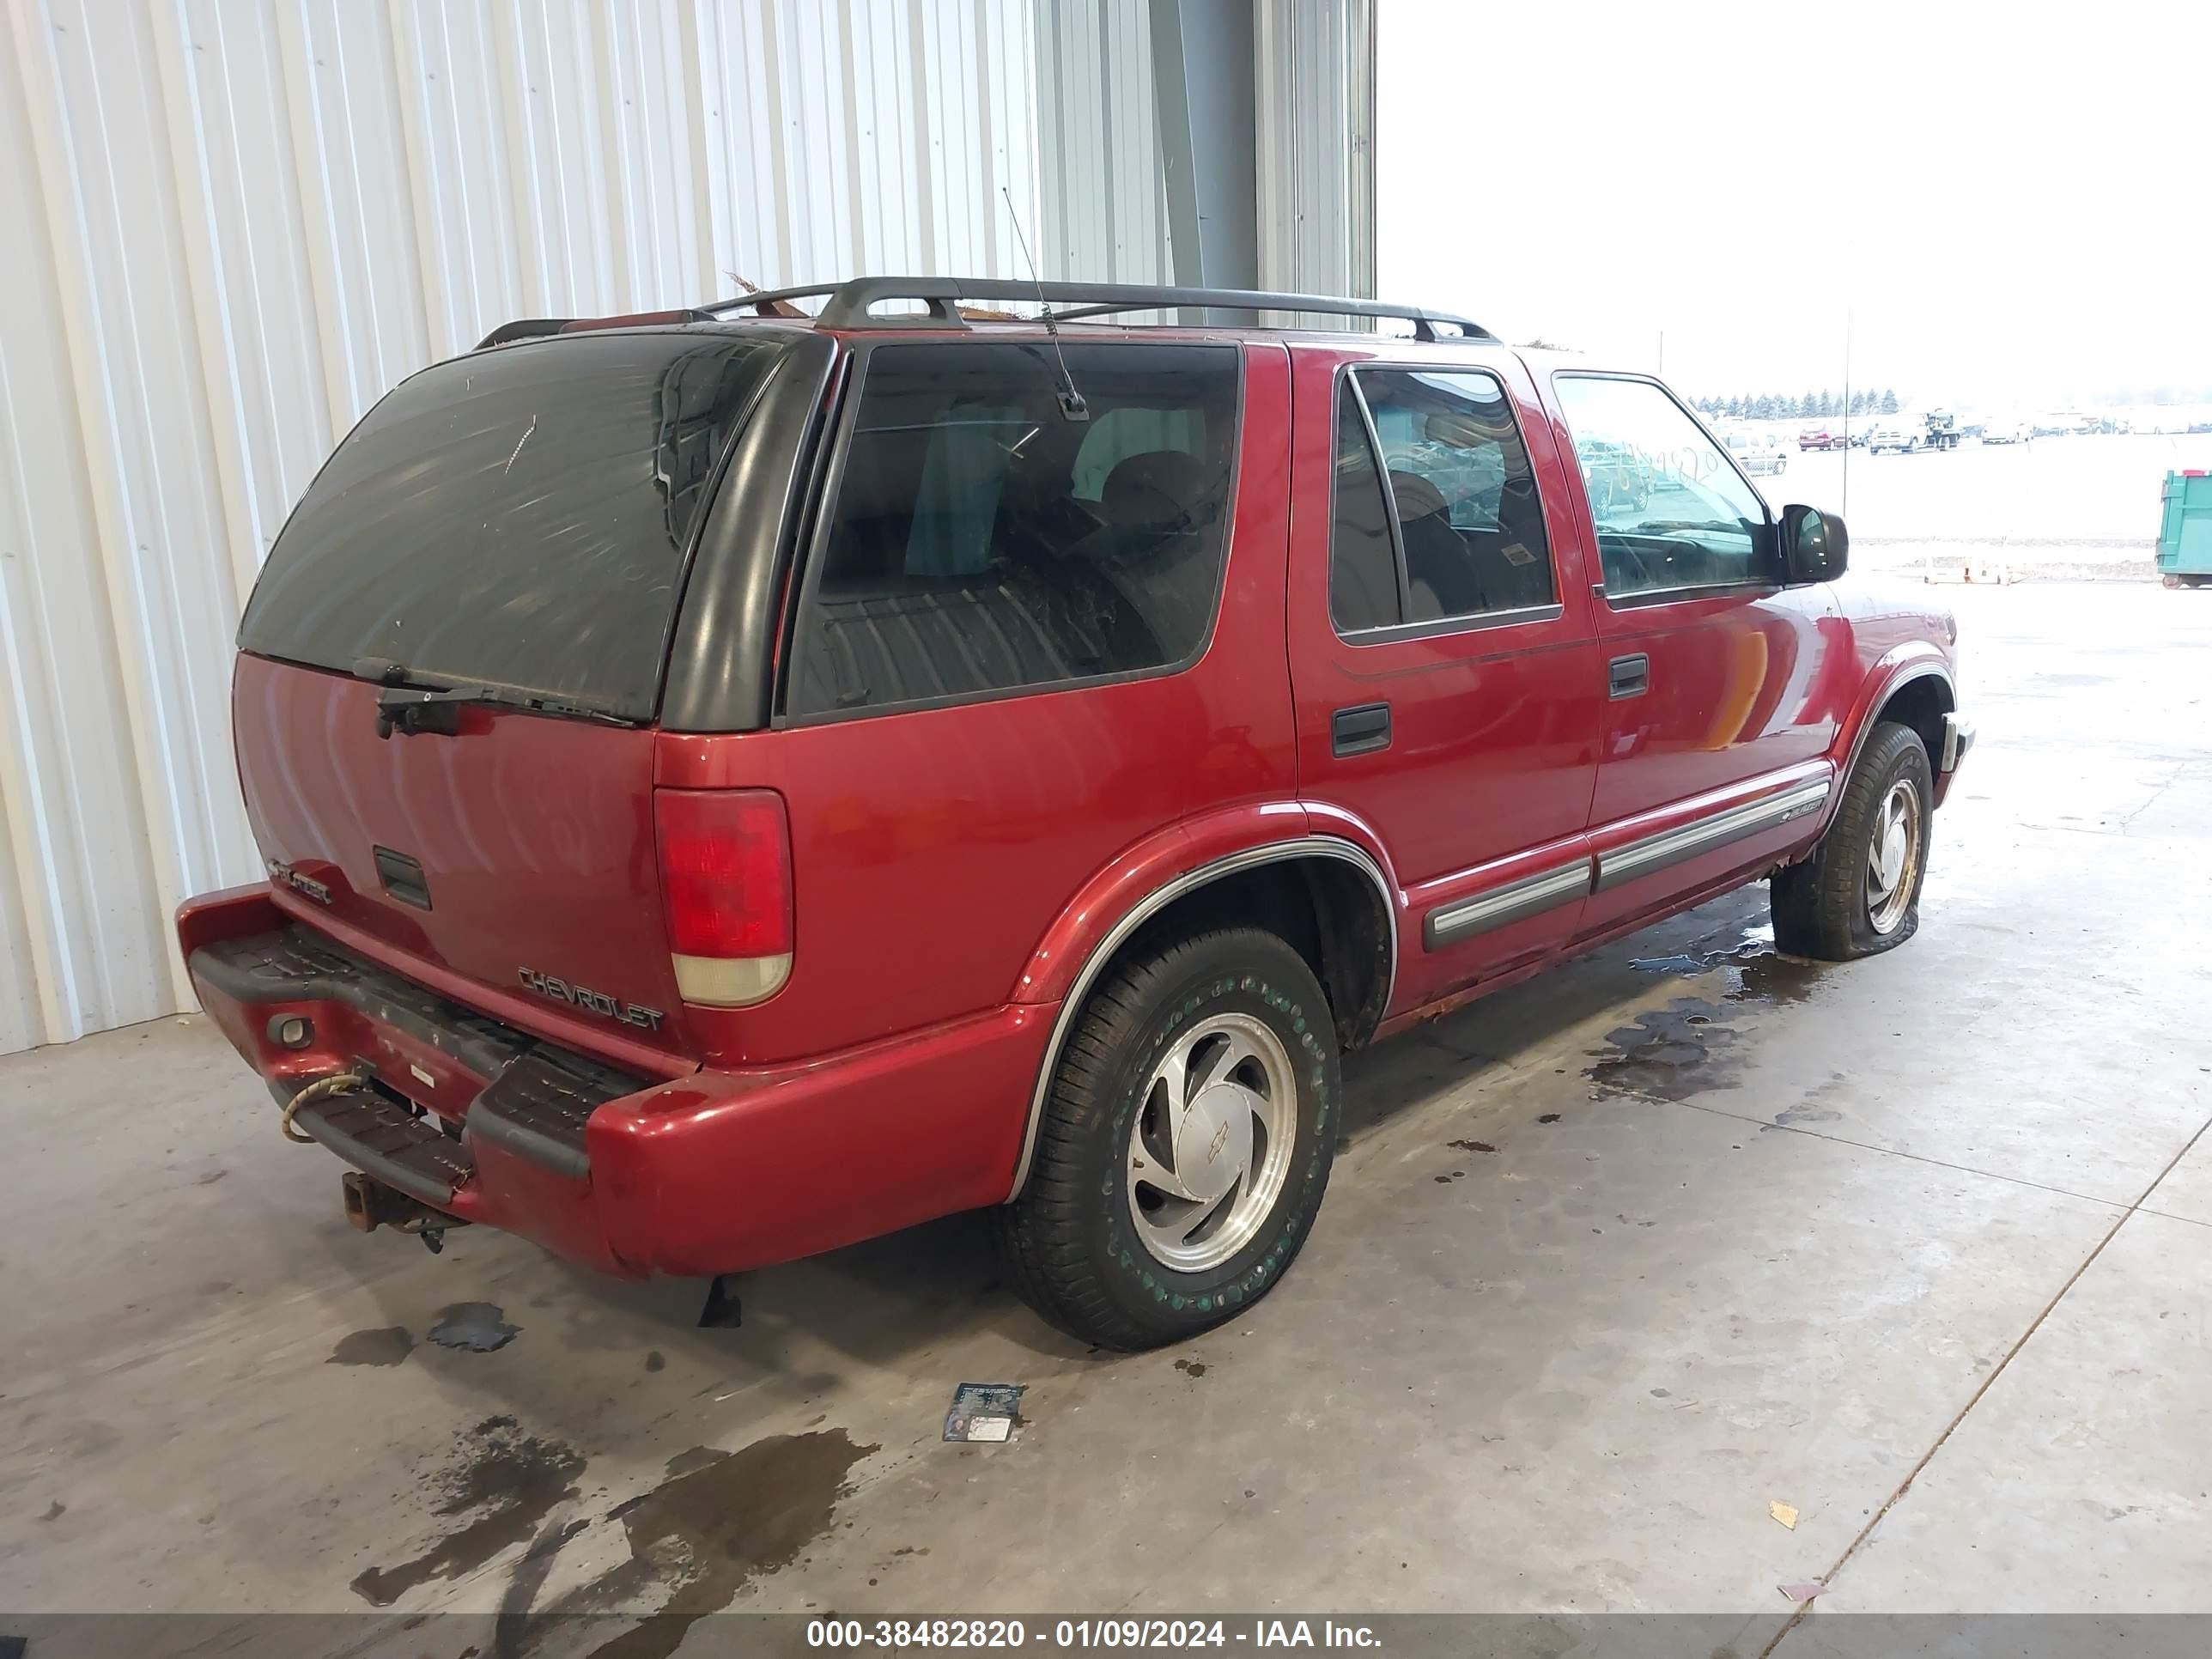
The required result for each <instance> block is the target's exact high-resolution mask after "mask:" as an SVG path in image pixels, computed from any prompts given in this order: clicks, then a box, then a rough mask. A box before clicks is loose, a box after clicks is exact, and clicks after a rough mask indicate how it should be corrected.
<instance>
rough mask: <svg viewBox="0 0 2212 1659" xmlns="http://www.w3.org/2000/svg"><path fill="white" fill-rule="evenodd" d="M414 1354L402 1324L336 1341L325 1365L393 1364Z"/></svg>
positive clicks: (410, 1334) (410, 1336)
mask: <svg viewBox="0 0 2212 1659" xmlns="http://www.w3.org/2000/svg"><path fill="white" fill-rule="evenodd" d="M412 1352H415V1334H414V1333H413V1332H412V1331H410V1330H409V1329H408V1328H406V1327H405V1326H404V1325H386V1326H382V1327H380V1328H378V1329H375V1330H373V1331H355V1332H353V1333H351V1334H349V1335H346V1336H342V1337H340V1338H339V1339H338V1345H337V1347H335V1348H332V1349H331V1357H330V1358H328V1359H325V1361H324V1362H323V1364H325V1365H397V1364H398V1363H399V1362H400V1361H401V1360H403V1359H404V1358H407V1356H408V1355H409V1354H410V1353H412Z"/></svg>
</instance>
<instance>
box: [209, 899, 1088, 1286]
mask: <svg viewBox="0 0 2212 1659" xmlns="http://www.w3.org/2000/svg"><path fill="white" fill-rule="evenodd" d="M177 926H178V937H179V945H181V947H182V949H183V951H184V953H185V962H186V964H187V966H188V967H189V969H190V970H191V978H192V983H193V986H194V988H195V989H196V990H197V993H198V995H199V1000H200V1005H201V1006H202V1007H204V1009H205V1010H206V1011H207V1012H208V1015H209V1017H210V1018H211V1019H213V1020H214V1022H215V1023H216V1025H217V1026H218V1027H219V1028H220V1029H221V1030H222V1032H223V1034H224V1036H227V1037H228V1038H229V1040H230V1042H231V1045H232V1046H233V1047H234V1048H236V1049H237V1050H238V1051H239V1053H240V1054H242V1055H243V1056H244V1057H245V1058H246V1061H247V1063H248V1064H249V1065H251V1066H253V1067H254V1068H255V1070H257V1071H258V1072H259V1073H260V1074H261V1075H262V1077H263V1078H264V1079H266V1080H267V1082H268V1084H269V1087H270V1092H271V1093H272V1094H274V1095H276V1097H277V1098H279V1099H280V1100H283V1099H289V1098H290V1097H292V1096H293V1095H294V1094H295V1093H296V1092H297V1091H298V1090H300V1089H301V1088H303V1087H305V1086H306V1085H307V1084H308V1083H310V1082H313V1081H315V1080H317V1079H321V1078H325V1077H330V1076H333V1075H335V1074H337V1073H340V1072H344V1071H352V1072H356V1073H361V1074H362V1076H363V1077H364V1078H365V1079H367V1085H366V1086H365V1087H364V1089H362V1090H361V1091H349V1092H347V1093H343V1094H340V1095H337V1096H336V1097H332V1098H331V1099H330V1100H329V1101H327V1102H325V1103H321V1104H319V1105H314V1106H310V1107H307V1108H306V1109H303V1110H302V1112H301V1115H300V1118H299V1123H298V1127H301V1128H302V1129H304V1130H306V1131H307V1133H310V1134H311V1135H313V1137H314V1138H315V1139H318V1140H320V1141H321V1142H322V1143H323V1144H324V1145H325V1146H327V1147H329V1148H330V1149H331V1150H332V1151H333V1152H337V1154H338V1155H339V1156H340V1157H341V1158H343V1159H344V1160H345V1161H346V1162H348V1163H349V1164H352V1165H353V1166H354V1167H356V1168H357V1169H360V1170H362V1171H363V1172H364V1173H367V1174H368V1175H370V1176H373V1177H374V1178H375V1179H377V1180H380V1181H382V1182H386V1184H387V1185H391V1186H393V1187H395V1188H398V1190H401V1191H403V1192H405V1193H407V1194H409V1195H410V1197H413V1198H416V1199H417V1200H420V1201H421V1202H423V1203H425V1204H428V1205H429V1206H431V1207H432V1208H435V1209H438V1210H442V1211H444V1212H447V1213H448V1214H451V1215H453V1216H455V1217H457V1218H460V1219H463V1220H466V1221H471V1222H477V1223H483V1224H485V1225H491V1226H495V1227H500V1228H503V1229H505V1230H507V1231H511V1232H515V1233H519V1234H521V1235H523V1236H524V1237H528V1238H531V1239H532V1240H534V1241H536V1242H537V1243H540V1244H542V1245H544V1246H545V1247H546V1248H547V1249H551V1250H553V1251H554V1252H556V1254H558V1255H562V1256H564V1257H567V1258H568V1259H569V1260H571V1261H577V1262H579V1263H581V1264H583V1265H586V1266H589V1267H595V1268H598V1269H600V1270H602V1271H605V1272H608V1273H619V1274H623V1275H625V1276H629V1277H642V1276H645V1275H647V1274H650V1273H678V1274H705V1273H729V1272H735V1271H738V1270H739V1269H742V1268H745V1267H762V1266H765V1265H767V1264H769V1263H770V1262H775V1261H790V1260H793V1259H795V1258H797V1257H799V1256H804V1255H813V1254H815V1253H817V1252H818V1251H821V1250H825V1249H835V1248H836V1247H837V1246H839V1245H842V1244H848V1243H854V1242H856V1241H858V1240H860V1239H863V1238H867V1237H873V1236H875V1235H878V1234H880V1233H886V1232H890V1231H895V1230H896V1229H898V1228H900V1227H904V1226H909V1225H913V1224H915V1223H916V1222H920V1221H926V1220H929V1219H931V1218H934V1217H937V1216H940V1215H946V1214H950V1213H951V1212H954V1211H956V1210H963V1209H970V1208H975V1207H977V1206H981V1205H986V1204H992V1203H996V1202H997V1201H999V1200H1001V1199H1003V1198H1004V1197H1005V1195H1006V1188H1007V1186H1008V1184H1009V1183H1010V1182H1011V1181H1012V1175H1013V1168H1014V1162H1015V1159H1016V1158H1017V1156H1018V1152H1019V1150H1020V1142H1021V1136H1022V1129H1023V1113H1024V1109H1025V1108H1026V1106H1027V1103H1028V1101H1029V1097H1030V1089H1031V1086H1032V1085H1033V1084H1034V1082H1035V1079H1036V1067H1037V1066H1038V1065H1039V1064H1041V1063H1042V1059H1043V1053H1044V1044H1045V1039H1046V1036H1047V1034H1048V1031H1049V1030H1050V1027H1051V1023H1052V1018H1053V1015H1054V1009H1053V1008H1052V1007H1050V1006H1034V1007H1031V1006H1009V1007H1006V1008H1000V1009H996V1010H993V1011H991V1012H988V1013H985V1014H981V1015H978V1016H975V1017H973V1018H967V1019H963V1020H958V1021H955V1022H951V1023H950V1024H945V1025H941V1026H936V1027H932V1028H930V1029H928V1030H922V1031H918V1032H909V1033H906V1034H904V1035H902V1036H900V1037H897V1038H896V1039H893V1040H890V1041H887V1042H877V1043H872V1044H868V1045H866V1046H864V1047H861V1048H852V1049H848V1050H844V1051H842V1052H840V1053H837V1054H829V1055H823V1056H819V1057H817V1058H814V1059H811V1060H806V1061H803V1062H796V1063H793V1064H789V1065H784V1066H770V1067H764V1068H761V1069H757V1070H746V1071H713V1070H702V1071H698V1072H694V1073H690V1074H689V1075H687V1076H684V1077H682V1078H678V1079H674V1080H672V1081H664V1080H659V1079H649V1078H642V1077H639V1076H636V1075H635V1074H633V1073H627V1072H624V1071H623V1070H621V1069H619V1068H617V1067H616V1066H610V1065H608V1064H606V1063H605V1062H604V1061H602V1060H598V1059H596V1058H594V1057H592V1056H590V1055H586V1054H579V1053H577V1052H575V1051H574V1050H573V1049H568V1048H561V1047H559V1046H557V1045H555V1044H552V1043H550V1042H544V1041H542V1040H540V1039H538V1038H537V1037H535V1036H532V1035H531V1034H529V1033H527V1032H524V1031H521V1030H517V1029H516V1028H514V1027H513V1026H510V1025H506V1024H501V1023H500V1022H499V1021H497V1020H495V1019H493V1018H489V1017H487V1016H485V1015H484V1014H483V1013H482V1012H478V1011H476V1010H474V1009H471V1008H468V1007H466V1006H462V1005H461V1004H459V1003H456V1002H453V1001H451V1000H447V999H445V998H443V997H441V996H439V995H437V994H435V993H433V992H431V991H429V990H427V989H425V988H424V987H422V986H419V985H416V984H415V983H414V982H413V981H410V980H407V979H405V978H404V977H403V976H401V975H398V974H395V973H392V971H390V970H389V969H386V968H384V967H382V966H381V965H380V964H379V963H374V962H372V961H369V960H368V959H366V958H365V957H361V956H359V955H356V954H355V953H353V952H350V951H346V950H344V949H343V948H341V947H340V946H338V945H337V944H336V943H335V942H334V941H331V940H330V939H326V938H325V937H324V936H322V935H320V934H319V933H315V932H314V931H313V930H312V929H310V928H308V927H304V926H302V925H301V924H300V923H298V922H297V921H295V920H294V919H293V918H292V917H290V916H289V915H286V914H285V913H284V912H283V911H282V910H280V909H279V908H277V907H276V904H275V903H274V902H273V901H272V900H271V899H270V896H269V894H268V892H267V890H265V889H263V888H258V887H256V888H242V889H238V890H233V891H230V892H226V893H216V894H210V895H208V896H205V897H204V898H200V899H195V900H193V901H191V902H189V903H187V904H186V905H185V906H184V907H183V908H181V909H180V910H179V912H178V917H177ZM288 1022H296V1024H288ZM275 1127H276V1114H274V1113H273V1112H272V1113H271V1114H270V1129H271V1133H275Z"/></svg>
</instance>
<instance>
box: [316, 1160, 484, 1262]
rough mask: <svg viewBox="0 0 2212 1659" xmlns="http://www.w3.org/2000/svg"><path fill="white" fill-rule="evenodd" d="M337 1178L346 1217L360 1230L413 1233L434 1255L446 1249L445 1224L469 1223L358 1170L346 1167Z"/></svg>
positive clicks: (463, 1225)
mask: <svg viewBox="0 0 2212 1659" xmlns="http://www.w3.org/2000/svg"><path fill="white" fill-rule="evenodd" d="M338 1179H339V1183H340V1185H341V1186H343V1188H344V1193H345V1214H346V1219H347V1220H348V1221H349V1222H351V1223H352V1224H353V1225H354V1226H355V1227H356V1228H358V1229H359V1230H360V1231H362V1232H365V1233H373V1232H374V1231H376V1230H377V1229H378V1228H379V1227H389V1228H391V1229H392V1230H393V1231H395V1232H403V1233H415V1234H417V1235H419V1236H420V1237H421V1238H422V1244H423V1248H424V1249H428V1251H429V1252H430V1254H431V1255H437V1254H438V1253H439V1252H440V1251H441V1250H442V1249H445V1248H446V1230H447V1228H448V1227H465V1226H467V1225H469V1224H468V1223H467V1222H465V1221H464V1220H462V1219H461V1218H459V1216H451V1215H447V1213H446V1212H444V1211H443V1210H434V1209H432V1208H431V1207H430V1206H428V1205H427V1204H422V1203H419V1202H417V1201H416V1200H414V1199H411V1198H410V1197H408V1196H407V1194H404V1193H401V1192H395V1191H393V1190H392V1188H389V1187H387V1186H386V1185H385V1184H384V1183H383V1182H380V1181H373V1180H371V1179H370V1178H369V1177H368V1176H365V1175H363V1174H362V1172H361V1171H360V1170H347V1171H346V1172H345V1174H344V1175H343V1176H340V1177H339V1178H338Z"/></svg>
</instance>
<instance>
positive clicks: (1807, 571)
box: [1782, 507, 1851, 587]
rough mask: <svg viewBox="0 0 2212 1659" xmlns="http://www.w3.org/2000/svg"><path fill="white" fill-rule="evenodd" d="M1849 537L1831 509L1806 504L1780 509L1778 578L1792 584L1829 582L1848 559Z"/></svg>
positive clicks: (1837, 574)
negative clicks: (1819, 508) (1780, 562)
mask: <svg viewBox="0 0 2212 1659" xmlns="http://www.w3.org/2000/svg"><path fill="white" fill-rule="evenodd" d="M1850 551H1851V538H1850V533H1849V532H1846V531H1845V530H1844V521H1843V520H1841V519H1839V518H1838V517H1837V516H1836V515H1835V514H1834V513H1822V512H1820V511H1818V510H1816V509H1815V508H1813V507H1784V508H1783V509H1782V580H1783V582H1784V585H1786V586H1790V587H1796V586H1799V585H1801V584H1802V583H1805V582H1832V581H1833V580H1836V578H1837V577H1838V576H1840V575H1842V574H1844V567H1845V566H1847V565H1848V564H1849V563H1850Z"/></svg>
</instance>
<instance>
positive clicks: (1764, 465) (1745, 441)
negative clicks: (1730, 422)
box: [1720, 426, 1790, 477]
mask: <svg viewBox="0 0 2212 1659" xmlns="http://www.w3.org/2000/svg"><path fill="white" fill-rule="evenodd" d="M1720 436H1721V441H1722V442H1723V443H1724V444H1726V445H1727V446H1728V448H1729V454H1731V455H1733V456H1735V461H1736V465H1738V466H1741V468H1742V469H1743V470H1744V471H1746V472H1748V473H1750V474H1752V475H1753V477H1758V476H1759V475H1761V474H1765V473H1772V474H1776V475H1779V474H1781V473H1783V472H1786V471H1789V468H1790V452H1789V451H1788V450H1786V449H1784V448H1783V447H1782V445H1781V444H1780V442H1778V441H1777V440H1776V438H1775V436H1774V435H1773V434H1772V433H1771V432H1769V431H1767V430H1766V429H1765V428H1763V427H1747V426H1730V427H1723V428H1721V435H1720Z"/></svg>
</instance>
